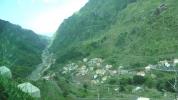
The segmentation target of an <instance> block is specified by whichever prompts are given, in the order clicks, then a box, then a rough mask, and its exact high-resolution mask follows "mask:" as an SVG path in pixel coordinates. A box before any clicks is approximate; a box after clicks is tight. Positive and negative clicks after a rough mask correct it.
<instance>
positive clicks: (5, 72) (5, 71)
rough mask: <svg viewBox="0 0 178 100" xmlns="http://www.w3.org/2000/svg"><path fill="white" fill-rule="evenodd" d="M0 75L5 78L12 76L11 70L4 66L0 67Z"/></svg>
mask: <svg viewBox="0 0 178 100" xmlns="http://www.w3.org/2000/svg"><path fill="white" fill-rule="evenodd" d="M0 75H1V76H3V77H6V78H12V73H11V70H10V69H9V68H7V67H6V66H2V67H0Z"/></svg>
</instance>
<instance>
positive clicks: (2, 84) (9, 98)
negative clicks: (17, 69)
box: [0, 76, 34, 100]
mask: <svg viewBox="0 0 178 100" xmlns="http://www.w3.org/2000/svg"><path fill="white" fill-rule="evenodd" d="M17 85H18V84H17V82H15V81H13V80H10V79H6V78H3V77H1V76H0V100H34V98H32V97H31V96H29V95H28V94H25V93H23V92H22V91H21V90H20V89H18V88H17Z"/></svg>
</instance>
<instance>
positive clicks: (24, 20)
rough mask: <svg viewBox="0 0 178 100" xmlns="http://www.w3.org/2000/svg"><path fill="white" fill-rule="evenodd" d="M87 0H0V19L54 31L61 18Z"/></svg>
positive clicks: (38, 30) (44, 31)
mask: <svg viewBox="0 0 178 100" xmlns="http://www.w3.org/2000/svg"><path fill="white" fill-rule="evenodd" d="M87 1H88V0H0V19H3V20H7V21H10V22H11V23H14V24H18V25H20V26H22V27H23V28H27V29H31V30H33V31H35V32H36V33H40V34H44V35H49V34H51V33H54V32H55V31H56V30H57V28H58V27H59V25H60V23H61V22H62V21H63V19H65V18H67V17H69V16H71V15H72V14H73V13H74V12H76V11H78V10H79V9H80V8H81V7H82V6H84V5H85V4H86V3H87Z"/></svg>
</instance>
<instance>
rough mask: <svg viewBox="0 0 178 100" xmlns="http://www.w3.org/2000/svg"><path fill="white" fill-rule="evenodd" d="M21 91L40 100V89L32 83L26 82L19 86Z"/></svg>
mask: <svg viewBox="0 0 178 100" xmlns="http://www.w3.org/2000/svg"><path fill="white" fill-rule="evenodd" d="M17 87H18V88H19V89H20V90H22V91H23V92H25V93H28V94H29V95H30V96H32V97H34V98H40V97H41V95H40V89H39V88H38V87H36V86H34V85H32V84H31V83H28V82H25V83H22V84H19V85H18V86H17Z"/></svg>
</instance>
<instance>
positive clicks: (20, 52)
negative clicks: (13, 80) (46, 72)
mask: <svg viewBox="0 0 178 100" xmlns="http://www.w3.org/2000/svg"><path fill="white" fill-rule="evenodd" d="M46 41H47V40H46V39H45V38H44V37H42V36H38V35H37V34H35V33H34V32H33V31H31V30H26V29H23V28H21V27H20V26H18V25H13V24H11V23H9V22H7V21H3V20H0V56H1V57H0V66H7V67H9V68H10V69H11V70H12V73H13V75H14V77H17V76H20V77H26V76H27V75H29V73H30V72H31V71H32V70H34V68H35V66H36V65H37V64H39V63H40V62H41V58H40V56H41V52H42V50H43V49H44V48H45V45H46Z"/></svg>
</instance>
